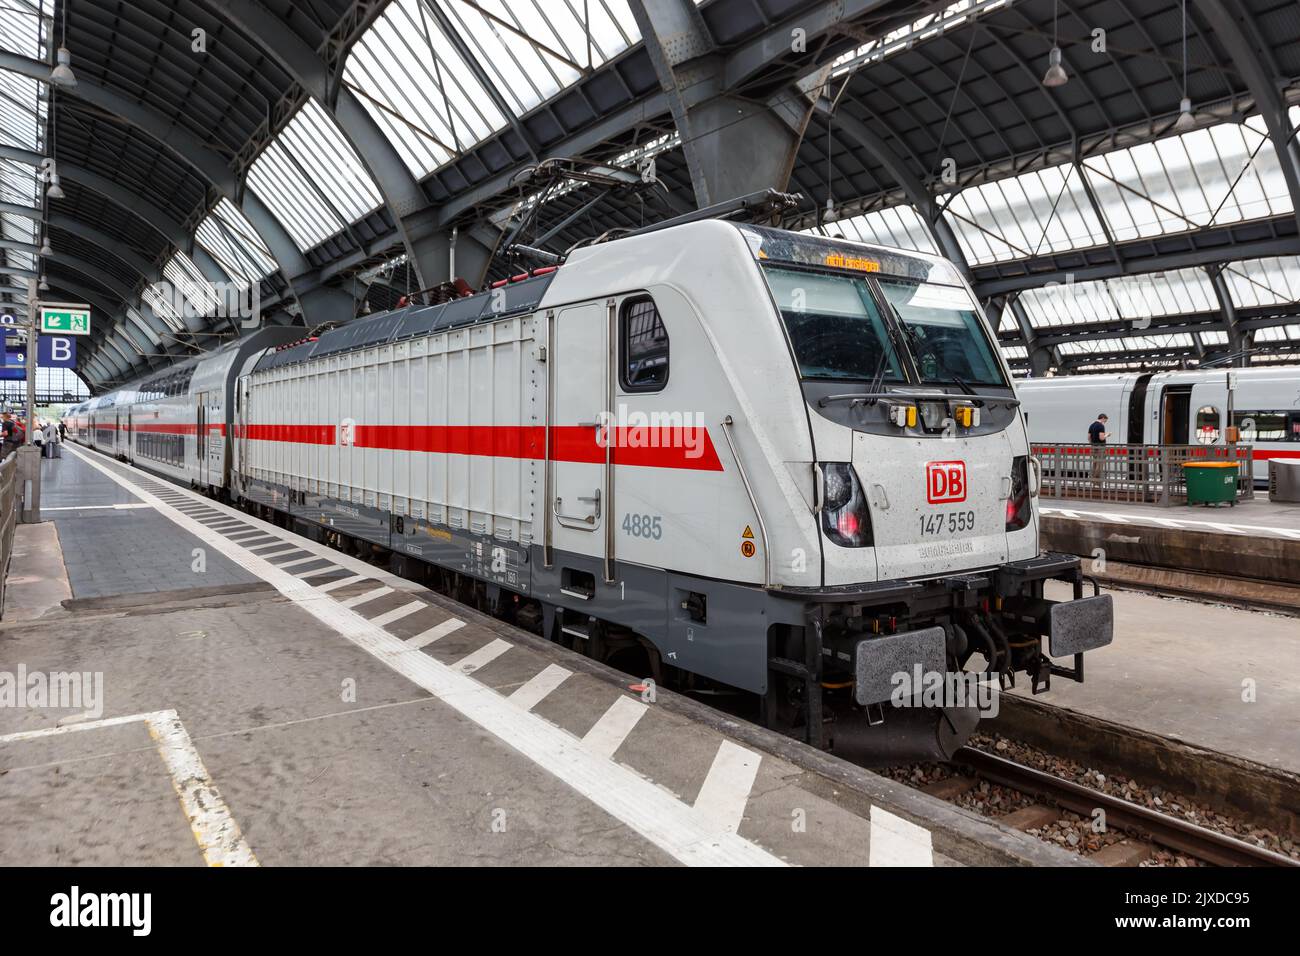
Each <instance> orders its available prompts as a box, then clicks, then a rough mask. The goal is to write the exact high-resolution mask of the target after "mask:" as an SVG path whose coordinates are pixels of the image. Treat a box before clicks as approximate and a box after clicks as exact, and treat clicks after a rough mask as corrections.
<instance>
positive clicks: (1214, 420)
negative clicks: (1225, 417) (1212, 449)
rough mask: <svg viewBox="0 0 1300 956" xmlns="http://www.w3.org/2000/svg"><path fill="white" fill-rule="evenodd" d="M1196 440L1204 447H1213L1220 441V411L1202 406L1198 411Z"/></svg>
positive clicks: (1210, 406)
mask: <svg viewBox="0 0 1300 956" xmlns="http://www.w3.org/2000/svg"><path fill="white" fill-rule="evenodd" d="M1196 440H1197V441H1198V442H1200V443H1201V444H1202V445H1213V444H1214V443H1215V442H1216V441H1218V440H1219V410H1218V409H1217V408H1215V407H1214V406H1213V405H1202V406H1201V407H1200V408H1198V409H1197V410H1196Z"/></svg>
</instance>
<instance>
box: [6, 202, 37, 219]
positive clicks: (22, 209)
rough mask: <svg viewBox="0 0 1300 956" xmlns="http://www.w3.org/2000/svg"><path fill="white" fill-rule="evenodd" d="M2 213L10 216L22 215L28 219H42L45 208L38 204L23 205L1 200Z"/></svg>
mask: <svg viewBox="0 0 1300 956" xmlns="http://www.w3.org/2000/svg"><path fill="white" fill-rule="evenodd" d="M0 213H7V214H8V215H10V216H22V217H23V218H26V219H40V218H41V216H42V215H43V214H44V213H43V210H41V209H40V208H39V207H36V206H21V205H19V204H18V203H16V202H0Z"/></svg>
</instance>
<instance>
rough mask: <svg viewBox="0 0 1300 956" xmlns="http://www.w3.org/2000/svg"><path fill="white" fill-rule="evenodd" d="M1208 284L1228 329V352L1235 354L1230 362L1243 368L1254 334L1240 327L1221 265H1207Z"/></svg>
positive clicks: (1248, 357) (1247, 363)
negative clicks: (1211, 288) (1217, 301)
mask: <svg viewBox="0 0 1300 956" xmlns="http://www.w3.org/2000/svg"><path fill="white" fill-rule="evenodd" d="M1205 271H1206V272H1208V273H1209V275H1210V285H1211V286H1213V287H1214V296H1215V298H1216V299H1218V300H1219V312H1221V313H1222V314H1223V324H1224V326H1225V327H1226V328H1227V330H1228V354H1229V355H1235V356H1236V358H1234V359H1233V360H1232V364H1233V365H1234V366H1235V367H1237V368H1245V367H1246V366H1248V365H1249V364H1250V356H1249V355H1248V354H1246V353H1247V350H1248V349H1249V348H1250V347H1251V345H1253V344H1254V336H1253V335H1251V333H1250V332H1248V331H1246V330H1245V329H1243V328H1242V327H1241V323H1240V322H1239V321H1238V319H1237V306H1236V304H1235V303H1233V301H1232V292H1231V290H1230V289H1229V288H1228V283H1227V281H1226V280H1225V279H1224V278H1223V266H1222V265H1218V266H1208V267H1206V270H1205Z"/></svg>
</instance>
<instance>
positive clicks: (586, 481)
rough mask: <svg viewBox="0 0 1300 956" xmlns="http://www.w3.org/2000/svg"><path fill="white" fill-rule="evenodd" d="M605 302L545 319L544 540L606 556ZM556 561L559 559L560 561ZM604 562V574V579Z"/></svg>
mask: <svg viewBox="0 0 1300 956" xmlns="http://www.w3.org/2000/svg"><path fill="white" fill-rule="evenodd" d="M612 308H613V307H612V306H611V305H607V304H604V303H600V304H597V303H592V304H590V305H582V306H576V307H574V308H569V309H563V310H561V311H560V312H558V313H556V314H555V315H554V317H553V318H551V319H550V321H551V323H552V326H551V334H550V342H551V346H552V347H551V355H550V357H549V361H550V363H551V369H550V375H549V384H550V389H551V394H550V399H551V414H550V423H551V427H550V429H549V430H548V437H547V448H546V452H547V458H548V463H549V466H550V468H549V474H550V478H551V481H550V496H549V498H550V501H549V504H550V509H549V510H550V517H549V522H548V530H549V531H550V534H549V539H550V540H549V544H550V545H551V548H552V549H553V551H554V552H565V551H568V552H576V553H578V554H584V555H589V556H591V557H599V558H602V559H605V558H607V557H610V555H609V554H608V550H607V547H606V544H605V538H606V535H605V529H606V528H607V527H608V526H610V517H611V510H610V509H611V505H612V502H611V500H610V491H611V489H610V483H609V474H610V472H611V471H612V470H613V469H612V467H611V460H610V457H609V456H610V455H611V454H612V450H610V449H607V448H606V447H605V445H606V443H605V442H604V440H603V438H602V435H601V428H602V426H603V424H604V415H603V414H602V413H603V412H604V411H605V409H607V408H609V405H610V397H609V371H610V370H609V365H610V361H609V326H610V320H609V316H610V312H611V310H612ZM560 560H562V559H560ZM608 570H609V569H608V568H607V569H606V579H607V580H608V578H609V574H608Z"/></svg>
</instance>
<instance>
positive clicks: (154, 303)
mask: <svg viewBox="0 0 1300 956" xmlns="http://www.w3.org/2000/svg"><path fill="white" fill-rule="evenodd" d="M140 301H141V302H142V303H143V304H144V305H147V306H149V308H150V309H151V310H152V311H153V314H154V315H156V316H158V318H160V319H161V320H162V321H163V324H164V325H166V326H167V327H168V328H169V329H171V330H172V331H173V332H181V331H184V329H185V321H184V319H183V318H182V317H181V314H180V313H179V312H178V311H176V308H175V307H174V306H173V304H172V300H171V298H170V297H168V296H165V295H163V294H162V293H161V291H160V290H159V289H158V287H157V286H154V285H147V286H145V287H144V291H142V292H141V293H140ZM137 314H138V313H137ZM141 321H142V323H143V319H142V320H141ZM143 324H145V325H147V324H148V323H143Z"/></svg>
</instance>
